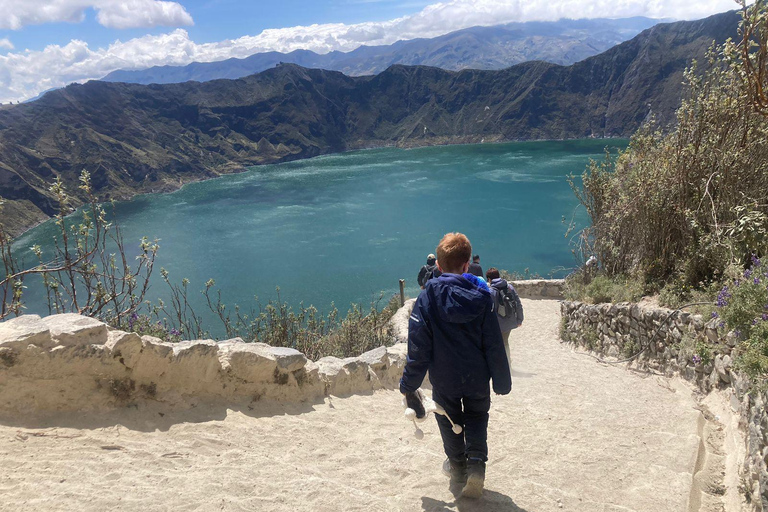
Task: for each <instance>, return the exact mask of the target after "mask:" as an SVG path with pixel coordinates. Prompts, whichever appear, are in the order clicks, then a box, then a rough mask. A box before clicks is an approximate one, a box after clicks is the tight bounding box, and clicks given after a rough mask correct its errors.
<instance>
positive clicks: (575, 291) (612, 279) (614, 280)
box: [563, 273, 643, 304]
mask: <svg viewBox="0 0 768 512" xmlns="http://www.w3.org/2000/svg"><path fill="white" fill-rule="evenodd" d="M563 294H564V296H565V298H566V299H567V300H573V301H581V302H588V303H591V304H601V303H604V302H637V301H638V300H640V299H641V298H642V296H643V287H642V284H641V283H640V282H639V281H637V280H636V279H631V278H628V277H626V276H608V275H605V274H599V275H597V276H595V277H594V278H591V279H585V276H584V274H581V273H574V274H571V275H570V276H568V277H567V278H566V280H565V288H564V290H563Z"/></svg>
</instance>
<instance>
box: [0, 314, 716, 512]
mask: <svg viewBox="0 0 768 512" xmlns="http://www.w3.org/2000/svg"><path fill="white" fill-rule="evenodd" d="M525 308H526V323H525V325H524V327H522V328H521V329H519V330H517V331H515V332H514V333H513V348H512V360H513V364H512V367H513V391H512V394H511V395H509V396H506V397H494V403H493V406H492V410H491V422H490V427H489V445H490V460H489V464H488V477H487V481H486V489H487V490H486V493H485V495H484V497H483V498H482V500H480V501H468V500H465V499H459V500H456V498H454V495H453V494H452V493H451V491H450V490H449V488H448V482H447V479H445V478H444V477H443V476H442V475H441V473H440V465H441V463H442V461H443V459H444V456H443V454H442V447H441V443H440V436H439V434H438V432H437V426H436V425H435V424H434V422H432V421H429V422H428V423H427V424H426V426H425V427H423V428H424V430H425V433H426V435H425V437H424V439H423V440H421V441H419V440H417V439H416V438H415V437H414V435H413V428H412V426H411V425H410V424H409V423H407V422H406V421H405V419H404V418H403V413H402V408H401V406H400V396H399V393H397V392H395V391H381V392H377V393H374V394H372V395H369V396H354V397H350V398H345V399H341V398H330V399H328V400H326V401H325V403H322V404H317V405H314V406H281V405H274V404H273V405H267V404H263V403H255V404H252V405H251V408H249V407H243V408H242V409H240V410H233V409H226V408H217V407H212V406H205V405H202V404H201V405H200V406H198V407H197V408H195V409H193V410H191V411H188V412H185V413H171V412H169V411H164V410H163V408H162V407H161V406H159V405H153V406H152V407H148V408H141V409H139V410H137V409H131V410H127V411H122V412H120V413H114V414H110V415H103V416H96V417H94V416H91V417H87V418H83V417H77V416H69V417H63V416H62V417H58V418H55V419H53V420H51V421H50V423H49V424H48V425H45V424H42V423H36V424H31V423H26V424H21V423H20V424H19V425H14V426H8V425H0V460H1V461H2V462H1V463H0V496H1V497H2V499H1V500H0V510H9V511H10V510H12V511H25V510H28V511H46V510H76V511H78V512H85V511H105V510H137V511H139V510H140V511H150V510H174V511H175V510H201V511H208V510H233V511H234V510H260V511H261V510H263V511H293V510H306V511H310V510H311V511H356V510H359V511H366V512H368V511H399V510H403V511H419V510H427V511H444V510H450V511H454V510H461V511H473V510H478V511H480V510H482V511H503V512H546V511H560V510H563V511H579V512H620V511H621V512H629V511H636V512H666V511H669V512H694V511H696V510H700V508H699V505H698V504H700V503H701V504H706V506H704V505H702V507H701V510H705V509H706V510H707V511H708V512H710V511H717V510H723V509H722V508H718V507H719V505H718V503H719V502H718V501H717V499H712V498H711V497H708V498H706V497H705V498H706V499H702V498H701V496H698V494H697V493H698V491H697V489H698V488H699V487H700V486H696V487H693V486H692V482H693V480H694V478H693V475H694V473H695V472H696V470H697V469H700V468H701V466H702V462H701V461H702V460H703V459H702V453H701V451H700V448H701V446H702V445H705V444H707V443H703V442H702V438H701V437H700V435H703V434H702V433H703V432H704V431H705V430H706V429H705V428H704V427H705V426H706V421H705V420H704V418H703V415H702V414H701V413H700V412H699V410H698V409H697V407H698V405H697V403H696V401H695V400H694V398H693V397H692V393H691V390H690V388H688V387H687V386H686V385H685V384H683V383H682V382H680V381H677V380H667V379H663V378H660V377H656V376H650V377H648V376H641V375H639V374H637V373H635V372H631V371H628V370H626V369H624V368H616V367H611V366H606V365H601V364H599V363H597V362H596V361H595V360H594V359H591V358H589V357H587V356H584V355H581V354H576V353H574V352H573V351H572V350H571V349H570V348H569V347H567V346H564V345H562V344H560V343H559V342H558V340H557V328H558V324H559V305H558V303H557V302H553V301H538V302H531V301H525ZM724 410H727V408H724ZM704 437H706V436H704ZM705 458H706V457H705ZM710 460H711V458H710ZM705 487H706V486H705ZM710 487H711V486H710ZM692 489H693V490H694V492H693V493H692ZM715 494H717V492H715ZM692 496H693V497H692ZM727 512H731V511H730V510H729V511H727Z"/></svg>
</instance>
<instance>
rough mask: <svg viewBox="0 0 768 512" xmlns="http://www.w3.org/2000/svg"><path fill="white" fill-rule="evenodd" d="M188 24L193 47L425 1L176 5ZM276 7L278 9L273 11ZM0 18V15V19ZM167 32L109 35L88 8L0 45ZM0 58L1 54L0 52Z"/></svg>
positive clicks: (356, 18)
mask: <svg viewBox="0 0 768 512" xmlns="http://www.w3.org/2000/svg"><path fill="white" fill-rule="evenodd" d="M179 3H180V4H182V5H183V6H184V8H185V9H186V10H187V12H189V14H190V15H191V16H192V18H193V19H194V25H192V26H187V27H185V30H187V32H188V33H189V35H190V37H191V38H192V39H193V40H195V41H196V42H199V43H209V42H215V41H220V40H223V39H234V38H238V37H241V36H245V35H253V34H258V33H260V32H261V31H263V30H264V29H268V28H286V27H293V26H296V25H312V24H315V23H317V24H325V23H345V24H353V23H362V22H366V21H386V20H389V19H393V18H398V17H401V16H407V15H410V14H414V13H417V12H419V11H420V10H421V9H423V8H424V7H425V6H427V5H429V4H430V3H433V2H430V1H429V0H422V1H418V0H405V1H403V0H330V1H311V0H281V1H280V2H274V1H264V0H255V1H242V0H182V1H180V2H179ZM1 4H2V2H0V5H1ZM278 6H279V7H278ZM0 16H1V15H0ZM168 28H169V27H163V26H158V27H149V28H132V29H123V30H114V29H111V28H107V27H104V26H102V25H100V24H99V23H98V22H97V21H96V12H95V10H94V9H93V8H89V9H87V10H86V12H85V21H83V22H79V23H68V22H58V23H56V22H54V23H46V24H42V25H29V26H26V27H24V28H23V29H22V30H18V31H16V30H0V39H3V38H8V39H9V40H10V41H11V42H12V43H13V45H14V47H15V48H16V49H29V50H42V49H43V48H45V47H46V46H47V45H49V44H58V45H62V46H63V45H66V44H67V43H68V42H69V41H71V40H72V39H83V40H85V41H87V42H88V43H89V45H91V46H100V47H101V46H108V45H109V44H110V43H113V42H114V41H115V40H116V39H120V40H122V41H125V40H128V39H133V38H136V37H141V36H144V35H147V34H155V35H156V34H161V33H164V32H167V31H168ZM0 53H5V51H4V50H2V49H0Z"/></svg>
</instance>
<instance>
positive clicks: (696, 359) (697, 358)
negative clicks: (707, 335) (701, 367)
mask: <svg viewBox="0 0 768 512" xmlns="http://www.w3.org/2000/svg"><path fill="white" fill-rule="evenodd" d="M692 359H693V364H699V363H701V357H699V356H698V355H696V356H693V358H692Z"/></svg>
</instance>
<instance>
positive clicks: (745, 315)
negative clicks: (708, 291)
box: [713, 256, 768, 378]
mask: <svg viewBox="0 0 768 512" xmlns="http://www.w3.org/2000/svg"><path fill="white" fill-rule="evenodd" d="M717 308H718V310H717V311H716V312H715V313H713V317H720V319H721V324H720V325H721V326H722V327H725V328H727V329H729V330H730V331H731V334H730V335H732V336H735V337H736V338H738V339H739V340H740V342H739V345H738V347H737V360H736V364H737V366H738V367H739V368H741V369H742V370H743V371H745V372H746V373H747V374H748V375H750V376H751V377H753V378H757V377H762V376H764V375H765V374H766V373H767V372H768V268H766V265H765V264H763V262H762V261H761V260H760V259H759V258H757V257H755V256H753V257H752V266H751V267H750V268H748V269H747V270H745V271H744V272H743V274H742V275H741V276H739V278H738V279H735V280H733V281H732V282H731V283H730V284H728V285H725V286H723V288H722V289H721V290H720V293H719V294H718V296H717Z"/></svg>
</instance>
